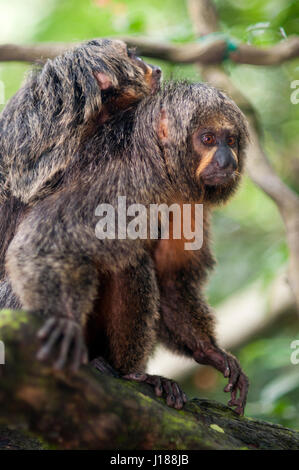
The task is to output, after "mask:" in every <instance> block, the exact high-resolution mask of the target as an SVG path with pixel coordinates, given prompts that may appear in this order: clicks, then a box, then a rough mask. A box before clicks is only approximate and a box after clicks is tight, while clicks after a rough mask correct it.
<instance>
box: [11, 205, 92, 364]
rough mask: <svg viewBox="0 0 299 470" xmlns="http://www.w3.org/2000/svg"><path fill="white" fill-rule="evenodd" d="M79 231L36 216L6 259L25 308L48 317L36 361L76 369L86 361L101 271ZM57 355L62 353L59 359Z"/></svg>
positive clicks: (23, 227) (24, 225)
mask: <svg viewBox="0 0 299 470" xmlns="http://www.w3.org/2000/svg"><path fill="white" fill-rule="evenodd" d="M90 243H91V240H90V239H88V238H87V237H84V236H82V238H80V231H78V230H77V229H76V226H74V227H73V230H69V231H68V230H65V227H64V226H63V224H62V223H59V222H58V220H53V219H51V218H50V217H49V218H47V215H45V216H42V215H41V214H37V213H36V212H35V213H34V214H32V217H31V216H28V217H27V218H26V219H25V220H24V221H23V222H22V224H21V225H20V227H19V230H18V232H17V234H16V235H15V237H14V239H13V241H12V242H11V244H10V246H9V248H8V251H7V256H6V268H7V273H8V277H9V282H10V283H11V286H12V290H13V292H14V294H16V296H17V298H18V299H19V300H20V303H21V306H22V308H24V309H26V310H27V311H31V312H32V313H34V314H39V315H42V316H44V317H45V319H46V321H45V325H44V327H43V328H42V329H41V330H40V332H39V333H38V335H39V337H40V339H41V341H42V346H41V348H40V350H39V352H38V358H39V359H41V360H45V359H48V358H50V359H51V360H53V361H54V365H55V367H56V368H58V369H61V368H63V367H64V366H66V365H68V366H70V367H71V368H72V369H74V370H76V369H77V368H78V367H79V365H80V364H81V363H82V362H83V363H84V362H86V361H87V354H86V348H85V343H84V338H83V328H82V327H83V326H84V324H85V322H86V318H87V315H88V313H89V312H90V311H91V309H92V305H93V300H94V298H95V296H96V294H97V289H98V276H97V269H96V266H95V265H94V263H93V261H92V259H91V257H90V256H89V254H88V252H86V251H85V250H84V247H85V246H86V249H87V250H88V244H90ZM57 351H58V354H57Z"/></svg>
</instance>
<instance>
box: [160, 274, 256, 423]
mask: <svg viewBox="0 0 299 470" xmlns="http://www.w3.org/2000/svg"><path fill="white" fill-rule="evenodd" d="M198 272H199V271H198V270H196V269H194V268H193V269H192V268H191V267H190V266H188V267H185V268H184V269H181V270H179V271H178V272H176V273H172V274H171V275H168V276H163V277H162V278H160V295H161V320H160V324H159V332H158V335H159V337H160V340H161V341H162V342H163V343H165V344H166V345H167V346H168V347H169V348H170V349H172V350H174V351H176V352H180V353H183V354H186V355H188V356H191V357H193V358H194V359H195V360H196V361H197V362H198V363H200V364H206V365H210V366H213V367H215V368H216V369H217V370H219V371H220V372H222V374H223V375H224V377H227V378H228V380H229V382H228V385H227V386H226V387H225V389H224V391H225V392H230V393H231V400H230V402H229V405H230V406H236V409H235V411H236V412H237V413H238V414H240V415H243V414H244V408H245V404H246V397H247V392H248V379H247V377H246V376H245V374H244V373H243V372H242V370H241V367H240V365H239V362H238V361H237V359H236V358H235V357H234V356H233V355H231V354H229V353H227V352H226V351H224V350H222V349H221V348H220V347H219V346H218V345H217V342H216V339H215V332H214V318H213V316H212V314H211V311H210V308H209V307H208V305H207V304H206V302H205V300H204V299H203V298H202V296H201V294H200V279H199V274H198ZM238 391H239V393H240V396H239V398H237V393H238Z"/></svg>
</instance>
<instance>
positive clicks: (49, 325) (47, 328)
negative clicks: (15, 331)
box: [37, 318, 57, 339]
mask: <svg viewBox="0 0 299 470" xmlns="http://www.w3.org/2000/svg"><path fill="white" fill-rule="evenodd" d="M56 323H57V319H56V318H49V319H48V320H47V321H46V323H45V324H44V326H43V327H42V328H41V329H40V330H38V332H37V337H38V338H40V339H44V338H46V337H47V336H48V334H49V333H50V332H51V330H52V329H53V327H54V325H55V324H56Z"/></svg>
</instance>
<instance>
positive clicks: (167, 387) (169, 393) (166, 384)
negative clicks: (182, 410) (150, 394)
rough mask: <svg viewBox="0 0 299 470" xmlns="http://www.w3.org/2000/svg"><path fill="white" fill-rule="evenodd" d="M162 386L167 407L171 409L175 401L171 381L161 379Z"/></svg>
mask: <svg viewBox="0 0 299 470" xmlns="http://www.w3.org/2000/svg"><path fill="white" fill-rule="evenodd" d="M162 386H163V390H164V393H165V395H166V403H167V405H168V406H170V407H171V408H174V406H175V401H176V400H175V396H174V394H173V390H172V384H171V380H168V379H162Z"/></svg>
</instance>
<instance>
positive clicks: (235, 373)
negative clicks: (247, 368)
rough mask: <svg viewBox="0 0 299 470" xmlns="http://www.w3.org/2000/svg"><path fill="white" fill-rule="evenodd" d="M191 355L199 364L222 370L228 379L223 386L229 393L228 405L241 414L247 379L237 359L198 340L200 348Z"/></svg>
mask: <svg viewBox="0 0 299 470" xmlns="http://www.w3.org/2000/svg"><path fill="white" fill-rule="evenodd" d="M193 357H194V359H195V360H196V361H197V362H198V363H199V364H205V365H209V366H213V367H215V368H216V369H217V370H219V371H220V372H222V374H223V375H224V377H226V378H228V379H229V382H228V384H227V385H226V387H225V388H224V391H225V392H230V394H231V400H230V401H229V402H228V406H233V407H236V408H235V412H236V413H238V414H239V415H240V416H243V415H244V409H245V405H246V400H247V393H248V387H249V381H248V378H247V377H246V375H245V374H244V372H243V371H242V369H241V366H240V364H239V362H238V361H237V359H236V358H235V357H234V356H232V355H231V354H228V353H227V352H225V351H223V350H222V349H220V348H218V347H217V346H214V345H213V344H212V343H210V342H207V341H201V342H200V349H198V350H197V351H195V352H194V354H193ZM238 392H239V394H240V396H239V398H237V394H238Z"/></svg>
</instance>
